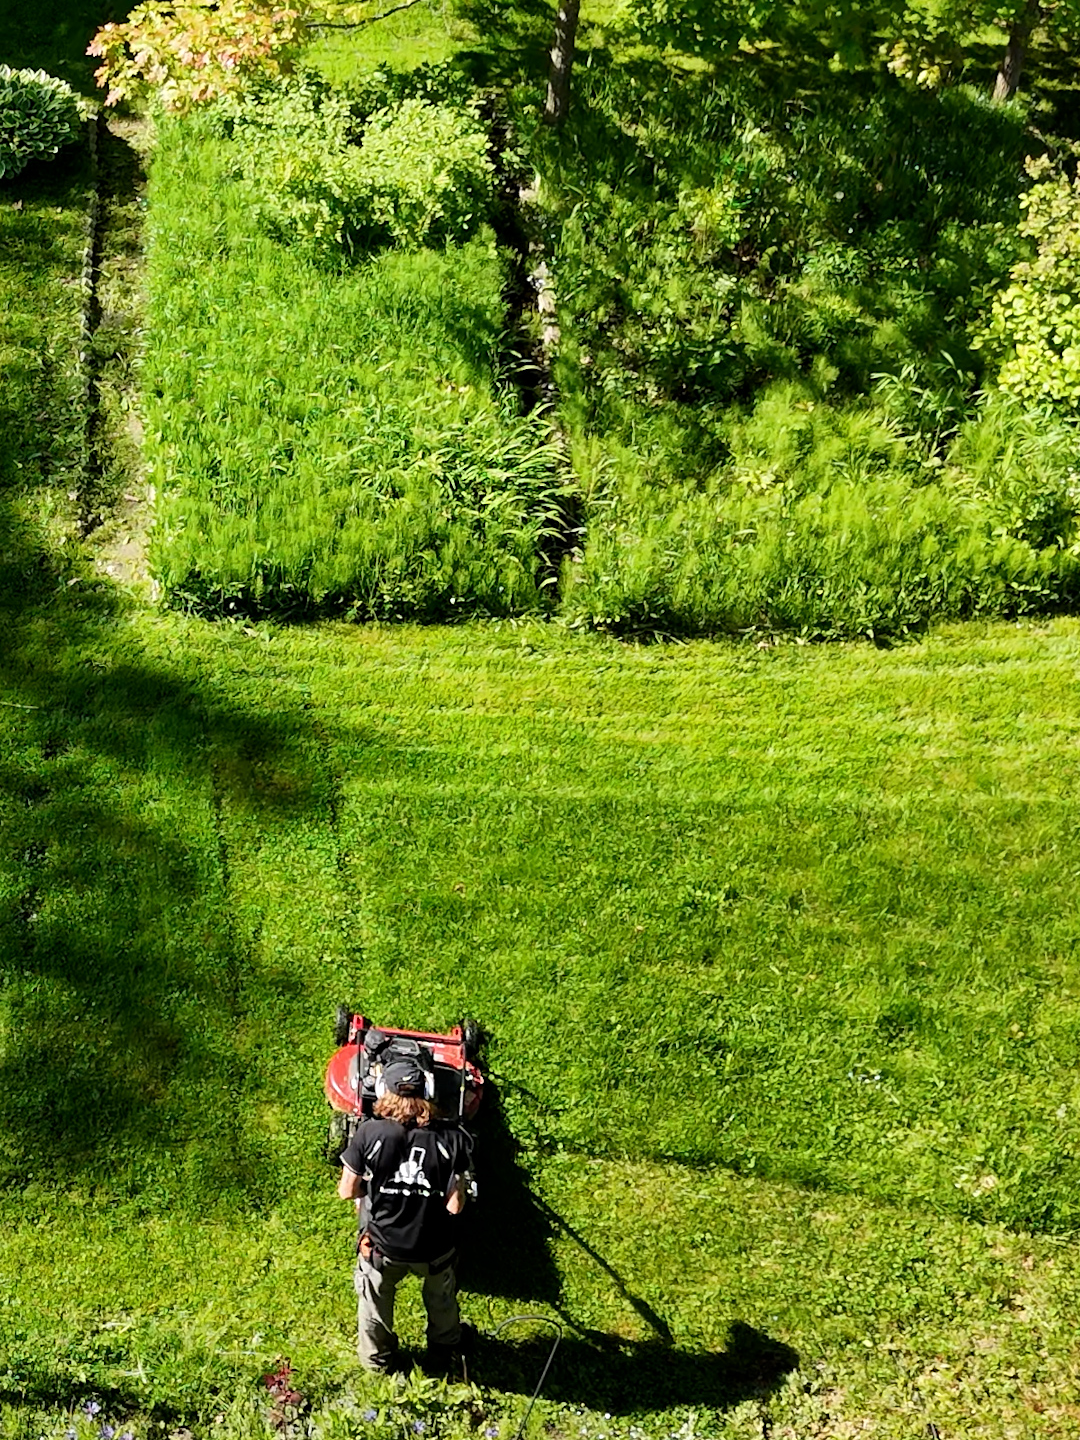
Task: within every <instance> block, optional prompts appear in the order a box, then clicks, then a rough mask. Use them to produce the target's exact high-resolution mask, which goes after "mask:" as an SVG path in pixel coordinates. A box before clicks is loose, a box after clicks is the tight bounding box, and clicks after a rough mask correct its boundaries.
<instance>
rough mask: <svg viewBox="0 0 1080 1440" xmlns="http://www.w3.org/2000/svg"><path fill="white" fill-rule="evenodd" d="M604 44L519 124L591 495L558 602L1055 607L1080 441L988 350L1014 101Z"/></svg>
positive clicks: (1065, 564)
mask: <svg viewBox="0 0 1080 1440" xmlns="http://www.w3.org/2000/svg"><path fill="white" fill-rule="evenodd" d="M596 59H597V63H595V64H591V65H590V66H588V67H585V68H583V69H582V70H581V72H580V73H579V76H578V90H577V96H576V105H577V108H576V111H575V112H574V113H573V114H572V116H571V120H570V122H569V125H568V128H567V130H566V132H565V133H564V134H563V135H562V136H560V137H559V138H557V139H555V140H552V139H551V137H550V136H549V135H548V134H546V133H545V132H542V131H537V132H536V133H532V132H530V144H531V145H532V146H533V148H534V152H535V153H536V154H537V155H538V157H539V168H540V169H541V172H542V173H543V175H544V183H543V185H542V186H541V202H542V205H543V208H544V211H545V213H546V216H547V220H548V223H549V224H554V225H555V226H556V229H555V235H556V241H555V272H556V282H557V286H558V291H559V297H560V306H561V312H562V314H561V318H562V334H563V336H564V337H565V338H564V343H563V346H562V351H561V356H560V360H559V365H558V375H559V381H560V386H561V392H562V413H563V417H564V420H565V423H566V424H567V426H568V428H569V429H570V431H571V433H572V434H573V436H574V437H575V453H576V457H577V463H578V467H579V472H580V474H581V478H582V481H583V484H584V486H585V489H586V491H587V493H588V494H589V497H590V498H589V503H588V507H587V522H586V526H587V528H586V535H587V539H586V544H585V547H584V555H583V558H582V559H581V560H580V563H577V564H576V565H574V566H573V567H571V568H569V569H568V571H567V574H566V577H565V580H566V583H565V587H564V607H565V610H566V613H567V614H568V615H570V616H571V617H573V618H574V619H575V620H577V621H586V622H588V623H592V624H596V625H602V626H606V627H610V628H613V629H615V630H617V631H618V630H637V629H641V628H646V629H654V630H661V629H662V630H667V631H674V632H680V633H702V632H704V633H718V632H721V633H722V632H728V631H737V630H746V629H754V628H762V629H765V630H794V631H796V632H798V633H801V634H805V635H812V636H820V637H826V636H829V637H831V636H845V635H857V634H863V635H874V636H880V635H886V634H890V635H896V634H903V633H907V632H908V631H910V630H912V629H914V628H917V627H919V626H922V625H925V624H926V623H928V622H929V621H930V620H932V619H935V618H954V617H962V616H975V615H1001V616H1005V615H1017V614H1025V613H1030V612H1033V611H1042V610H1052V609H1055V608H1057V607H1059V606H1063V605H1071V604H1073V603H1075V601H1076V599H1077V597H1078V595H1080V564H1078V544H1077V542H1078V535H1080V532H1078V526H1077V516H1078V512H1080V466H1078V464H1077V453H1078V441H1080V437H1078V435H1077V432H1076V430H1075V428H1073V427H1071V426H1070V425H1069V424H1068V423H1067V422H1062V421H1054V422H1051V421H1050V420H1049V419H1048V417H1047V416H1045V415H1042V414H1037V413H1036V414H1026V413H1025V412H1024V411H1023V410H1022V409H1021V408H1020V407H1019V406H1017V405H1015V404H1010V403H1009V402H1008V401H1007V398H1005V397H1002V396H1000V395H998V394H996V393H994V390H993V380H994V374H995V368H994V367H995V363H996V359H997V357H996V355H995V354H994V353H992V351H991V350H990V349H989V348H988V347H987V345H986V341H985V323H986V317H987V314H988V311H989V305H990V301H991V298H992V296H993V294H994V293H995V291H996V289H997V288H999V287H1000V286H1001V285H1002V284H1004V283H1005V281H1006V280H1007V278H1008V273H1009V267H1010V265H1011V264H1012V262H1013V260H1014V259H1015V256H1016V254H1017V253H1018V246H1019V245H1020V243H1021V242H1020V239H1019V236H1018V234H1017V231H1016V220H1017V218H1018V215H1019V208H1018V193H1019V190H1020V186H1021V181H1022V176H1023V171H1022V165H1021V161H1022V158H1023V154H1024V151H1025V147H1026V145H1028V144H1029V143H1033V142H1031V141H1030V139H1029V138H1028V137H1027V135H1026V132H1025V118H1024V115H1023V113H1022V111H1021V109H1020V108H1019V106H1014V107H1010V108H1005V109H1002V108H1000V107H999V108H997V109H995V108H993V107H991V106H989V105H988V104H987V102H986V101H985V100H984V99H983V97H981V96H980V95H978V94H976V93H975V92H972V91H968V90H965V89H962V88H957V89H954V90H948V91H945V92H944V93H942V94H941V95H940V96H931V95H927V94H924V93H919V92H915V91H912V90H910V89H907V88H905V87H903V86H902V85H901V84H899V83H898V82H896V81H895V80H893V79H892V78H891V77H887V76H878V77H874V76H870V75H867V74H856V75H847V76H844V75H834V74H831V73H829V72H828V70H827V67H825V66H824V65H823V64H822V65H820V66H819V64H818V61H817V60H816V59H815V57H814V56H813V55H812V54H811V55H808V56H806V57H801V59H800V64H799V65H798V66H795V65H793V64H777V63H776V60H775V57H771V56H770V55H768V54H765V55H764V56H760V57H756V58H750V57H744V58H743V59H742V60H740V61H738V62H732V63H731V64H729V65H728V66H726V67H725V68H724V70H723V71H722V72H718V73H716V74H712V73H710V72H700V71H695V72H692V73H686V72H680V71H679V70H678V69H677V68H674V67H671V66H670V65H668V64H665V63H662V62H660V61H659V60H658V59H655V58H654V59H649V58H644V59H642V58H640V57H639V58H638V60H637V61H636V62H631V61H629V60H627V59H625V58H616V59H614V60H612V58H611V57H610V55H603V54H601V55H600V56H598V57H596ZM523 124H524V125H525V128H526V130H529V126H528V123H527V122H525V121H523Z"/></svg>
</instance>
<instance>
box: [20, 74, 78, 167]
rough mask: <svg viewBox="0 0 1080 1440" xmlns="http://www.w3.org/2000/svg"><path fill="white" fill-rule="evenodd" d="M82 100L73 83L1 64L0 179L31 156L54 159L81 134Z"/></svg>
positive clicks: (38, 158) (28, 161)
mask: <svg viewBox="0 0 1080 1440" xmlns="http://www.w3.org/2000/svg"><path fill="white" fill-rule="evenodd" d="M79 126H80V114H79V102H78V99H77V98H76V95H75V92H74V91H73V90H72V88H71V86H70V85H66V84H65V83H64V81H63V80H57V79H55V78H54V77H53V76H52V75H46V74H45V72H44V70H12V69H11V68H10V66H8V65H0V180H3V179H6V178H7V177H8V176H10V175H17V174H18V173H19V171H20V170H23V169H25V168H26V166H27V165H29V164H30V162H31V161H32V160H48V159H51V158H52V157H53V156H54V155H56V154H57V152H58V151H59V150H60V149H61V147H62V146H64V145H70V144H71V142H72V141H74V140H77V139H78V137H79Z"/></svg>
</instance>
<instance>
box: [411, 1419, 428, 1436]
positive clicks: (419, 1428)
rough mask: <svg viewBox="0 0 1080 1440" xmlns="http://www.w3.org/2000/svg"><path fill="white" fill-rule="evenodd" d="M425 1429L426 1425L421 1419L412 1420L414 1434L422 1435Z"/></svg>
mask: <svg viewBox="0 0 1080 1440" xmlns="http://www.w3.org/2000/svg"><path fill="white" fill-rule="evenodd" d="M426 1429H427V1426H426V1425H425V1424H424V1422H423V1420H414V1421H413V1422H412V1433H413V1434H414V1435H423V1433H424V1431H425V1430H426Z"/></svg>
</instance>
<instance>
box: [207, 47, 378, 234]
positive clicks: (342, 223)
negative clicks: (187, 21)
mask: <svg viewBox="0 0 1080 1440" xmlns="http://www.w3.org/2000/svg"><path fill="white" fill-rule="evenodd" d="M218 116H219V118H220V120H221V121H222V122H223V128H224V131H225V133H226V134H227V135H228V136H230V137H231V138H232V140H233V142H234V146H235V157H236V167H237V170H238V172H239V174H240V175H242V176H243V178H244V179H245V180H246V182H247V183H248V185H249V186H250V187H251V189H252V191H253V193H254V196H255V204H254V208H255V213H256V215H257V216H258V218H259V221H260V223H261V224H262V226H263V228H264V229H265V230H266V231H267V232H268V233H270V234H271V235H274V236H275V237H276V238H277V239H280V240H286V241H289V240H291V241H295V242H298V243H300V244H301V245H303V246H305V247H306V248H308V249H310V250H312V251H313V252H315V253H319V254H338V253H340V251H341V250H342V249H345V250H346V251H351V250H352V249H354V247H355V244H356V240H357V236H358V233H359V230H360V228H361V225H362V223H363V214H364V208H365V206H364V200H365V186H364V184H363V180H362V177H361V175H360V167H359V159H360V151H359V148H358V142H359V138H360V134H361V131H362V127H363V115H362V113H360V111H359V110H358V108H357V106H356V105H355V104H354V103H353V102H352V101H351V100H350V98H349V97H348V96H347V95H346V94H345V93H344V91H341V90H333V89H332V88H331V87H330V86H329V85H328V84H327V83H326V81H325V80H323V79H321V78H320V77H319V76H318V75H317V74H315V73H314V72H313V71H310V70H302V71H300V72H299V73H298V74H296V75H295V76H290V77H289V78H288V79H286V80H281V81H279V82H277V83H269V82H264V83H262V84H260V85H256V86H253V87H251V88H250V89H249V90H248V91H247V92H245V93H244V94H243V95H241V96H239V97H230V98H229V99H227V100H226V101H224V102H223V103H222V105H221V106H220V107H219V111H218Z"/></svg>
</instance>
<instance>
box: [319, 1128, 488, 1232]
mask: <svg viewBox="0 0 1080 1440" xmlns="http://www.w3.org/2000/svg"><path fill="white" fill-rule="evenodd" d="M341 1159H342V1163H343V1164H345V1165H347V1166H348V1167H349V1169H350V1170H353V1171H355V1173H356V1174H357V1175H360V1176H362V1178H363V1179H364V1180H366V1181H367V1192H368V1197H369V1199H370V1201H371V1220H370V1221H369V1223H368V1231H369V1232H370V1235H371V1238H372V1240H373V1241H374V1243H375V1246H376V1248H377V1249H379V1250H381V1251H382V1253H383V1254H384V1255H386V1256H387V1257H388V1258H389V1259H391V1260H439V1259H441V1258H442V1256H444V1255H445V1254H447V1253H448V1252H449V1251H450V1250H452V1249H453V1248H454V1245H455V1243H456V1237H455V1233H454V1218H455V1217H454V1216H453V1215H451V1214H450V1212H449V1211H448V1210H447V1208H446V1200H447V1196H448V1195H449V1193H450V1189H451V1186H452V1184H453V1180H454V1176H455V1175H462V1174H464V1173H465V1171H466V1170H468V1169H469V1168H470V1165H471V1161H472V1138H471V1136H469V1135H468V1134H466V1132H465V1131H464V1130H462V1129H461V1128H460V1126H457V1125H446V1124H439V1123H438V1122H437V1121H436V1122H434V1123H432V1124H431V1125H415V1126H405V1125H399V1124H398V1123H397V1121H396V1120H364V1121H362V1122H361V1124H359V1125H358V1126H357V1127H356V1131H355V1133H354V1134H353V1137H352V1139H351V1140H350V1142H349V1144H348V1147H347V1148H346V1150H345V1153H344V1155H342V1157H341Z"/></svg>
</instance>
